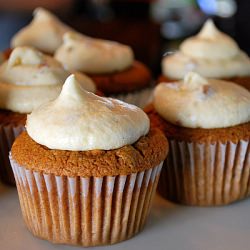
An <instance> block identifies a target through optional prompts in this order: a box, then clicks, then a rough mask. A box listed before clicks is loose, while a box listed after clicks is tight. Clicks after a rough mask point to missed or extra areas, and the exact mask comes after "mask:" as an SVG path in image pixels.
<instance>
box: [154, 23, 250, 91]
mask: <svg viewBox="0 0 250 250" xmlns="http://www.w3.org/2000/svg"><path fill="white" fill-rule="evenodd" d="M189 71H193V72H197V73H199V74H200V75H202V76H204V77H209V78H218V79H225V80H230V81H233V82H235V83H238V84H240V85H242V86H244V87H246V88H248V89H250V58H249V57H248V55H247V54H246V53H244V52H243V51H241V50H240V48H239V47H238V45H237V44H236V42H235V41H234V40H233V39H232V38H230V37H229V36H228V35H226V34H224V33H222V32H221V31H219V30H218V29H217V28H216V27H215V25H214V23H213V21H212V20H208V21H206V23H205V24H204V26H203V28H202V30H201V31H200V32H199V33H198V34H197V35H196V36H193V37H190V38H187V39H186V40H184V42H182V43H181V45H180V50H179V51H177V52H174V53H173V54H170V55H167V56H165V57H164V58H163V60H162V73H163V75H162V76H161V77H160V79H159V81H160V82H164V81H167V82H168V81H170V82H171V81H173V80H178V79H183V77H184V75H185V74H186V73H187V72H189Z"/></svg>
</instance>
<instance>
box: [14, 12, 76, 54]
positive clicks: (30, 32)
mask: <svg viewBox="0 0 250 250" xmlns="http://www.w3.org/2000/svg"><path fill="white" fill-rule="evenodd" d="M33 13H34V18H33V20H32V22H31V23H30V24H29V25H27V26H26V27H24V28H23V29H21V30H20V31H19V32H18V33H17V34H16V35H15V36H14V37H13V38H12V40H11V46H12V47H17V46H23V45H27V46H32V47H35V48H37V49H39V50H41V51H43V52H46V53H50V54H53V53H54V52H55V50H56V49H57V48H58V47H59V46H60V45H61V44H62V37H63V34H64V33H65V32H67V31H69V30H71V28H70V27H68V26H67V25H65V24H63V23H62V22H61V21H60V20H59V19H58V18H57V17H56V16H54V15H53V14H52V13H51V12H49V11H48V10H46V9H43V8H37V9H35V10H34V12H33Z"/></svg>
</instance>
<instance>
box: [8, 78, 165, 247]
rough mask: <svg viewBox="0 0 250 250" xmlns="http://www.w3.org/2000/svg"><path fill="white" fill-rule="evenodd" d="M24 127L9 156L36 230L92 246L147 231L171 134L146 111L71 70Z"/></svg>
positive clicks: (30, 226)
mask: <svg viewBox="0 0 250 250" xmlns="http://www.w3.org/2000/svg"><path fill="white" fill-rule="evenodd" d="M52 113H53V116H52V115H51V114H52ZM48 115H51V116H50V117H49V119H45V118H46V117H48ZM26 127H27V132H23V133H22V134H21V135H20V136H19V137H18V138H17V139H16V141H15V142H14V144H13V146H12V149H11V156H10V160H11V164H12V168H13V172H14V174H15V178H16V183H17V189H18V194H19V199H20V204H21V209H22V213H23V217H24V220H25V223H26V225H27V227H28V229H29V230H30V231H31V232H32V233H33V234H34V235H36V236H38V237H40V238H43V239H46V240H49V241H51V242H54V243H63V244H70V245H81V246H86V247H87V246H97V245H107V244H114V243H117V242H120V241H123V240H126V239H129V238H131V237H132V236H134V235H135V234H137V233H138V232H139V231H141V230H142V228H143V226H144V224H145V222H146V219H147V216H148V213H149V209H150V207H151V204H152V198H153V196H154V193H155V190H156V186H157V183H158V179H159V176H160V171H161V167H162V164H163V161H164V159H165V158H166V155H167V153H168V143H167V140H166V138H165V136H164V135H163V133H162V132H161V131H160V130H158V129H151V130H149V120H148V117H147V115H146V114H145V113H144V112H143V111H142V110H140V109H139V108H137V107H136V106H133V105H129V104H126V103H123V102H121V101H118V100H115V99H111V98H103V97H98V96H95V95H94V94H91V93H89V92H86V91H84V90H83V89H82V88H81V87H80V85H79V83H78V82H77V80H76V78H75V76H74V75H72V76H70V77H69V78H68V79H67V80H66V82H65V84H64V86H63V89H62V92H61V94H60V95H59V97H58V98H57V99H56V100H55V101H53V102H50V103H47V104H44V105H42V106H41V107H39V108H38V109H36V110H34V111H33V112H32V113H31V114H30V115H29V116H28V118H27V124H26Z"/></svg>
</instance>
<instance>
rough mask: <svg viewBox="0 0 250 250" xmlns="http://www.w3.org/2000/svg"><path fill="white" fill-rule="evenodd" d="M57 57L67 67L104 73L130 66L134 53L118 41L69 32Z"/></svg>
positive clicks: (93, 72) (91, 72) (85, 71)
mask: <svg viewBox="0 0 250 250" xmlns="http://www.w3.org/2000/svg"><path fill="white" fill-rule="evenodd" d="M55 58H56V59H57V60H58V61H60V62H61V63H62V64H63V65H64V67H65V68H66V69H69V70H79V71H81V72H84V73H90V74H103V73H113V72H116V71H122V70H125V69H127V68H129V67H130V66H131V65H132V63H133V61H134V54H133V51H132V49H131V48H130V47H129V46H126V45H123V44H120V43H117V42H113V41H108V40H102V39H94V38H90V37H87V36H84V35H81V34H79V33H76V32H67V33H66V34H65V35H64V37H63V44H62V46H60V47H59V48H58V50H57V51H56V53H55Z"/></svg>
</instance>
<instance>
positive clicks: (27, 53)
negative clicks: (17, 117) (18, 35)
mask: <svg viewBox="0 0 250 250" xmlns="http://www.w3.org/2000/svg"><path fill="white" fill-rule="evenodd" d="M69 75H70V72H68V71H66V70H64V68H63V67H62V65H61V64H60V63H59V62H57V61H56V60H55V59H54V58H53V57H50V56H46V55H44V54H42V53H41V52H39V51H38V50H35V49H33V48H29V47H18V48H16V49H14V50H13V51H12V53H11V55H10V57H9V60H8V61H5V62H4V63H3V64H1V65H0V108H3V109H8V110H11V111H14V112H20V113H29V112H31V111H32V110H33V109H34V108H36V107H38V106H39V105H41V104H42V103H44V102H47V101H50V100H53V99H55V98H56V97H57V96H58V94H59V93H60V90H61V88H62V85H63V83H64V81H65V79H66V78H67V77H68V76H69ZM76 77H77V78H78V80H79V81H80V82H81V83H82V85H83V87H84V88H86V89H87V90H89V91H95V85H94V83H93V82H92V80H91V79H90V78H89V77H87V76H84V75H83V74H80V73H77V74H76Z"/></svg>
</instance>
